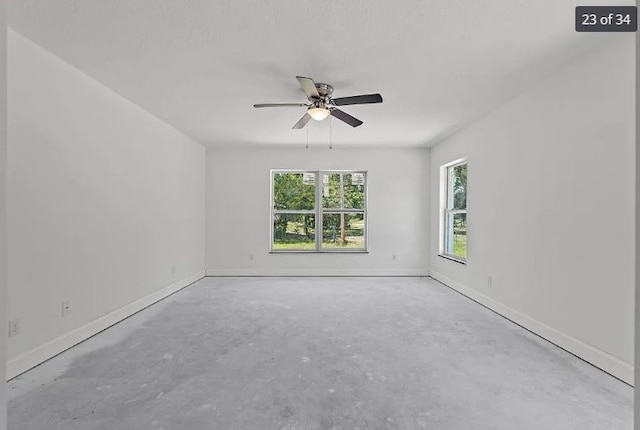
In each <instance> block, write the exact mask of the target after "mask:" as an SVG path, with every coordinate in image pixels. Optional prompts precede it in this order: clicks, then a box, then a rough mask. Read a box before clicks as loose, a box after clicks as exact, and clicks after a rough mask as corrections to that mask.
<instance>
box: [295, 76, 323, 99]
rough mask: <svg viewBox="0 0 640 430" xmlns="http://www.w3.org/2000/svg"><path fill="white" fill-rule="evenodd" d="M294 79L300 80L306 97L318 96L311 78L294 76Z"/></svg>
mask: <svg viewBox="0 0 640 430" xmlns="http://www.w3.org/2000/svg"><path fill="white" fill-rule="evenodd" d="M296 79H297V80H298V82H300V86H302V89H303V90H304V92H305V93H307V97H312V98H320V93H318V89H317V88H316V83H315V82H313V79H311V78H305V77H304V76H296Z"/></svg>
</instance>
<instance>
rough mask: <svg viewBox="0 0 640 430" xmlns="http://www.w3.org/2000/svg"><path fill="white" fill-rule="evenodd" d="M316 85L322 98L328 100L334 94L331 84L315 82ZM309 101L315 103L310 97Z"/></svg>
mask: <svg viewBox="0 0 640 430" xmlns="http://www.w3.org/2000/svg"><path fill="white" fill-rule="evenodd" d="M315 85H316V89H317V90H318V94H320V97H321V98H323V99H326V98H327V97H331V94H333V87H332V86H331V85H329V84H323V83H320V82H315ZM308 98H309V101H313V97H308Z"/></svg>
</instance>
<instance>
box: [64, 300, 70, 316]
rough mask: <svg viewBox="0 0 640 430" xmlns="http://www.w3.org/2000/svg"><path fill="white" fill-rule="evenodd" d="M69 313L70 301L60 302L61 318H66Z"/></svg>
mask: <svg viewBox="0 0 640 430" xmlns="http://www.w3.org/2000/svg"><path fill="white" fill-rule="evenodd" d="M70 313H71V300H63V301H62V316H63V317H66V316H67V315H69V314H70Z"/></svg>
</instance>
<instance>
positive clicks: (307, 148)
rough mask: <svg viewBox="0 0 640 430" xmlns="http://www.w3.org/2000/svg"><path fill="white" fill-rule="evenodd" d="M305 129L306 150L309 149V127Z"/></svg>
mask: <svg viewBox="0 0 640 430" xmlns="http://www.w3.org/2000/svg"><path fill="white" fill-rule="evenodd" d="M305 128H306V129H307V149H309V126H308V125H307V126H306V127H305Z"/></svg>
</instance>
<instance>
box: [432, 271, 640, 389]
mask: <svg viewBox="0 0 640 430" xmlns="http://www.w3.org/2000/svg"><path fill="white" fill-rule="evenodd" d="M429 276H430V277H432V278H433V279H435V280H436V281H439V282H441V283H443V284H444V285H446V286H448V287H449V288H451V289H453V290H455V291H457V292H459V293H460V294H463V295H465V296H467V297H469V298H470V299H472V300H474V301H476V302H478V303H480V304H481V305H483V306H486V307H487V308H489V309H491V310H492V311H494V312H496V313H498V314H500V315H502V316H503V317H505V318H507V319H509V320H511V321H513V322H514V323H516V324H518V325H520V326H522V327H524V328H526V329H527V330H530V331H531V332H533V333H535V334H537V335H538V336H540V337H542V338H544V339H546V340H548V341H549V342H551V343H553V344H555V345H557V346H559V347H560V348H562V349H564V350H566V351H568V352H570V353H571V354H573V355H575V356H577V357H578V358H581V359H582V360H584V361H586V362H588V363H591V364H592V365H594V366H596V367H597V368H599V369H602V370H604V371H605V372H607V373H609V374H610V375H612V376H615V377H616V378H618V379H620V380H621V381H623V382H625V383H627V384H629V385H631V386H633V383H634V379H633V365H632V364H630V363H627V362H625V361H623V360H621V359H619V358H618V357H615V356H613V355H611V354H609V353H607V352H605V351H603V350H601V349H598V348H596V347H594V346H592V345H589V344H587V343H585V342H582V341H581V340H578V339H576V338H574V337H572V336H570V335H568V334H566V333H563V332H561V331H559V330H557V329H555V328H553V327H550V326H548V325H546V324H544V323H542V322H540V321H538V320H535V319H533V318H531V317H530V316H528V315H525V314H523V313H521V312H519V311H517V310H515V309H513V308H510V307H509V306H506V305H504V304H503V303H500V302H498V301H496V300H494V299H492V298H491V297H488V296H486V295H484V294H482V293H479V292H477V291H475V290H472V289H471V288H468V287H466V286H464V285H462V284H460V283H459V282H456V281H454V280H453V279H450V278H448V277H447V276H445V275H443V274H441V273H438V272H434V271H431V272H430V273H429Z"/></svg>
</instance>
